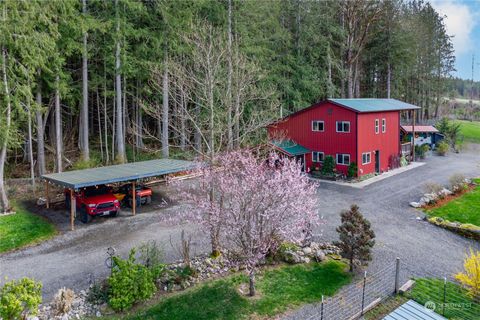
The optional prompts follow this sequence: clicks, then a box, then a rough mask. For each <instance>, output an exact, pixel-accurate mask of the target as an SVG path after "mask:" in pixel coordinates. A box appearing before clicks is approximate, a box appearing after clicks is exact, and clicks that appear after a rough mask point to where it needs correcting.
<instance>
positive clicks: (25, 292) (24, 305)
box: [0, 278, 42, 320]
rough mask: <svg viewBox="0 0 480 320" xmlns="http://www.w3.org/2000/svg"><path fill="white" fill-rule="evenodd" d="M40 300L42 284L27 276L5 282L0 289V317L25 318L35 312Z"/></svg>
mask: <svg viewBox="0 0 480 320" xmlns="http://www.w3.org/2000/svg"><path fill="white" fill-rule="evenodd" d="M41 302H42V284H41V283H40V282H36V281H34V280H32V279H29V278H23V279H20V280H13V281H10V282H7V283H5V284H4V285H3V287H2V288H1V289H0V317H1V318H3V319H4V320H13V319H22V318H27V317H28V316H29V315H35V314H36V313H37V308H38V305H39V304H40V303H41Z"/></svg>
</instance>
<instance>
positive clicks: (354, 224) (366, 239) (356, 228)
mask: <svg viewBox="0 0 480 320" xmlns="http://www.w3.org/2000/svg"><path fill="white" fill-rule="evenodd" d="M341 220H342V224H341V225H340V226H339V227H337V232H338V235H339V238H340V240H339V241H337V242H335V243H334V244H335V245H336V246H338V247H339V248H340V249H341V250H342V256H343V257H345V258H347V259H348V260H349V261H350V272H352V271H353V269H354V260H359V261H360V262H362V263H365V262H367V261H370V260H372V255H371V248H372V247H373V245H374V244H375V240H374V239H375V233H374V232H373V230H372V229H371V227H370V222H369V221H368V220H367V219H365V218H364V217H363V215H362V214H361V213H360V211H359V207H358V206H357V205H355V204H354V205H352V206H351V207H350V210H345V211H343V212H342V213H341Z"/></svg>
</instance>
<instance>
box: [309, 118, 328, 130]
mask: <svg viewBox="0 0 480 320" xmlns="http://www.w3.org/2000/svg"><path fill="white" fill-rule="evenodd" d="M324 128H325V124H324V122H323V121H319V120H314V121H312V131H323V130H324Z"/></svg>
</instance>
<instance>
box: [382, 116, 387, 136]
mask: <svg viewBox="0 0 480 320" xmlns="http://www.w3.org/2000/svg"><path fill="white" fill-rule="evenodd" d="M385 132H387V119H385V118H383V119H382V133H385Z"/></svg>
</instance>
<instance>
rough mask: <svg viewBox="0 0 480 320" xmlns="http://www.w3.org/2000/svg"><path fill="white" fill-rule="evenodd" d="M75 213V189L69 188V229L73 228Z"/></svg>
mask: <svg viewBox="0 0 480 320" xmlns="http://www.w3.org/2000/svg"><path fill="white" fill-rule="evenodd" d="M76 213H77V202H76V199H75V191H74V190H73V189H70V230H72V231H73V230H75V216H76Z"/></svg>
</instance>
